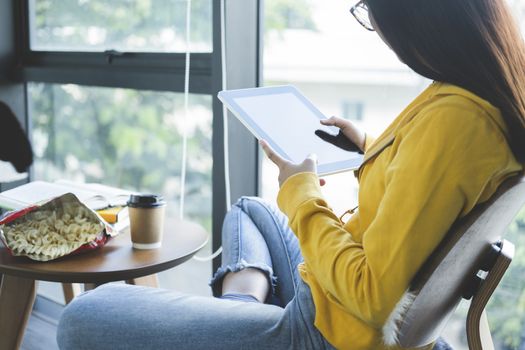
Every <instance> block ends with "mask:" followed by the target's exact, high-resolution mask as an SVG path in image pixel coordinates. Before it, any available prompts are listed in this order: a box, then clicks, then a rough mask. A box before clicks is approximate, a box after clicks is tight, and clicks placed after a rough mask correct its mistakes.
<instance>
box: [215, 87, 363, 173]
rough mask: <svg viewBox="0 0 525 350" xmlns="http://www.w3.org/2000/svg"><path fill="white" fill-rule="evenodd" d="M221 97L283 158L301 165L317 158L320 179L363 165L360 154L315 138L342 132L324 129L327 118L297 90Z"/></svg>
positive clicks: (276, 89) (225, 93) (226, 93)
mask: <svg viewBox="0 0 525 350" xmlns="http://www.w3.org/2000/svg"><path fill="white" fill-rule="evenodd" d="M218 97H219V99H220V100H221V101H222V102H223V103H224V105H225V106H226V107H227V108H228V109H229V110H230V111H231V112H232V113H233V114H234V115H235V116H236V117H237V118H238V119H239V120H240V121H241V122H242V123H243V124H244V125H245V126H246V127H247V128H248V129H249V130H250V131H251V133H252V134H253V135H254V136H255V137H256V138H257V139H258V140H260V139H264V140H266V142H268V144H269V145H270V146H271V147H272V148H273V149H274V150H275V151H276V152H277V153H278V154H279V155H280V156H281V157H282V158H284V159H287V160H289V161H291V162H294V163H301V162H302V161H303V160H304V159H305V158H306V157H307V156H308V155H309V154H311V153H315V154H317V158H318V165H317V172H318V174H319V175H327V174H333V173H337V172H342V171H347V170H355V169H357V168H359V166H360V165H361V163H362V161H363V156H362V155H360V154H358V153H357V152H348V151H344V150H342V149H340V148H338V147H336V146H334V145H332V144H331V143H328V142H325V141H323V140H321V139H320V138H319V137H318V136H317V135H315V130H317V129H322V130H325V131H327V132H329V133H332V134H337V133H338V132H339V129H338V128H336V127H329V126H324V125H322V124H321V123H320V122H319V121H320V120H321V119H325V118H326V117H325V116H324V115H323V114H322V113H321V112H320V111H319V110H318V109H317V108H316V107H315V106H314V105H313V104H312V103H311V102H310V101H309V100H308V99H307V98H306V97H305V96H304V95H302V94H301V93H300V92H299V90H297V88H295V87H294V86H291V85H286V86H274V87H262V88H252V89H241V90H224V91H221V92H219V94H218Z"/></svg>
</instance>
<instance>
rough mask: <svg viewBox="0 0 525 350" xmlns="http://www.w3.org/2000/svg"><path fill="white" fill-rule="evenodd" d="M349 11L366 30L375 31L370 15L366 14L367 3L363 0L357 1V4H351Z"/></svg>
mask: <svg viewBox="0 0 525 350" xmlns="http://www.w3.org/2000/svg"><path fill="white" fill-rule="evenodd" d="M350 13H351V14H352V15H353V16H354V17H355V19H356V20H357V21H358V22H359V24H360V25H362V26H363V27H365V29H366V30H369V31H371V32H373V31H375V29H374V26H373V25H372V23H371V22H370V16H369V14H368V5H367V4H366V1H365V0H361V1H359V2H358V3H357V4H355V5H354V6H352V8H351V9H350Z"/></svg>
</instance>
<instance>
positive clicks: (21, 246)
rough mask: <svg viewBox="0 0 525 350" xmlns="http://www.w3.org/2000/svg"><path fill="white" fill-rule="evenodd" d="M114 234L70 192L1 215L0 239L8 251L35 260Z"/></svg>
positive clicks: (71, 251)
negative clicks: (39, 203)
mask: <svg viewBox="0 0 525 350" xmlns="http://www.w3.org/2000/svg"><path fill="white" fill-rule="evenodd" d="M114 235H115V234H114V232H113V231H112V229H111V227H110V226H108V225H106V224H105V222H104V221H103V220H102V219H101V218H100V217H99V216H98V215H97V214H96V213H95V212H94V211H92V210H91V209H89V208H88V207H86V206H85V205H84V204H83V203H82V202H80V201H79V200H78V198H77V197H76V196H75V195H74V194H72V193H66V194H64V195H62V196H59V197H56V198H54V199H52V200H50V201H48V202H45V203H43V204H42V205H32V206H30V207H27V208H24V209H20V210H17V211H14V212H10V213H8V214H7V215H6V216H4V217H3V218H2V219H0V239H1V240H2V242H3V243H4V245H5V246H6V248H7V249H8V250H9V252H10V253H11V254H12V255H14V256H27V257H29V258H31V259H33V260H37V261H49V260H53V259H57V258H60V257H63V256H66V255H71V254H77V253H80V252H83V251H89V250H94V249H97V248H99V247H101V246H103V245H104V244H106V242H107V241H108V239H109V238H110V237H111V236H114Z"/></svg>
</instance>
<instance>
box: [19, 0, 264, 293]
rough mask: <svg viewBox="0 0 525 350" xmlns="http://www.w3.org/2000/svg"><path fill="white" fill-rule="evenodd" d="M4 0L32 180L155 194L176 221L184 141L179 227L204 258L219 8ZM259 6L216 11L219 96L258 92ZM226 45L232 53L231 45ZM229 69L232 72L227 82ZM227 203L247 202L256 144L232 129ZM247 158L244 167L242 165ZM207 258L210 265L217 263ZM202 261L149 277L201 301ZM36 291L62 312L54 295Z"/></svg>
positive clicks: (214, 186) (212, 180) (214, 138)
mask: <svg viewBox="0 0 525 350" xmlns="http://www.w3.org/2000/svg"><path fill="white" fill-rule="evenodd" d="M188 3H189V2H188V1H187V0H158V1H157V0H155V1H150V0H115V1H111V3H108V2H104V1H99V0H90V1H84V0H79V1H59V0H21V1H13V6H15V10H16V13H17V14H18V15H19V18H18V22H19V23H18V33H17V35H18V37H19V39H20V42H19V44H20V45H19V51H18V56H17V58H18V62H17V63H18V64H17V69H16V77H18V78H19V79H21V80H23V81H24V82H26V83H27V98H28V103H27V105H28V118H29V125H30V134H31V137H32V140H33V144H34V148H35V153H36V160H35V164H34V167H33V168H34V169H33V172H32V178H31V179H32V180H34V179H46V180H55V179H58V178H67V179H71V180H77V181H92V182H104V183H107V184H110V185H115V186H120V187H124V188H128V189H133V190H140V191H148V192H155V193H160V194H162V195H164V196H165V197H166V198H167V200H168V218H167V219H168V220H169V218H173V217H175V216H176V215H177V214H176V213H178V206H179V198H180V195H181V194H180V183H179V180H180V171H181V156H182V154H181V147H180V145H181V135H182V130H183V128H187V129H186V130H187V132H188V136H189V139H188V164H187V165H188V168H187V171H188V172H187V177H186V179H187V184H186V191H185V196H186V201H185V218H186V219H188V220H193V221H197V222H199V223H200V224H201V225H203V226H204V227H205V228H206V229H207V230H209V231H210V233H212V234H213V238H211V237H210V240H209V244H208V246H207V247H205V248H204V249H203V251H201V252H200V255H201V256H202V255H204V256H206V255H208V254H209V253H211V251H212V244H213V246H214V247H213V248H214V249H217V248H218V246H219V245H220V243H221V242H220V228H221V226H222V219H223V217H224V214H225V212H226V208H227V204H226V195H225V187H226V185H225V180H224V176H225V175H224V174H225V171H224V162H223V160H224V154H223V152H224V145H223V132H222V131H223V119H222V106H221V105H220V104H219V103H218V101H217V99H216V97H215V96H216V94H217V92H218V91H219V90H221V84H222V70H221V63H222V62H221V60H222V59H221V45H222V43H221V40H220V39H221V35H220V28H221V20H222V18H223V16H222V15H221V12H220V10H221V6H220V1H212V0H192V1H191V28H190V30H191V33H190V43H189V44H188V43H186V23H187V22H186V9H187V5H188ZM258 15H259V1H258V0H246V1H242V2H235V3H231V2H228V5H227V6H226V10H225V13H224V19H225V21H226V22H227V23H229V25H228V27H227V31H226V33H225V37H226V40H227V42H239V37H242V43H243V45H242V48H236V47H233V48H230V47H226V48H225V51H226V57H228V67H227V71H228V73H232V74H233V75H235V74H239V77H236V78H235V79H231V80H230V83H229V85H228V88H231V89H234V88H240V87H244V86H254V85H257V84H258V80H257V77H258V71H257V62H256V59H252V57H256V52H257V50H258V46H257V36H258ZM232 46H234V45H232ZM188 48H189V49H190V50H191V64H190V80H189V92H190V95H189V118H188V119H189V120H187V124H185V126H183V122H182V120H183V116H184V115H185V114H184V97H183V92H184V85H185V84H184V83H185V80H184V78H185V62H186V55H185V51H186V50H187V49H188ZM232 67H234V72H231V70H232ZM229 140H230V143H231V144H232V145H237V144H243V145H247V144H249V143H250V142H251V143H253V147H252V148H250V147H245V146H244V148H241V147H231V149H230V156H231V158H232V159H241V160H242V161H241V162H232V163H231V167H230V168H231V169H230V170H231V174H232V182H231V183H232V186H231V191H232V198H233V199H235V198H237V197H238V196H240V195H241V194H245V195H255V194H256V189H257V186H256V183H257V177H256V176H253V178H252V177H250V178H249V179H244V181H236V180H237V178H236V176H237V174H242V172H241V171H237V170H238V169H240V168H241V166H242V168H243V171H244V172H245V173H246V172H247V173H249V174H256V173H257V169H256V157H254V155H256V152H255V151H256V146H255V145H256V143H255V141H254V140H253V138H252V137H251V136H249V133H247V132H246V133H245V132H243V131H241V132H239V131H238V130H237V129H236V127H235V125H232V131H230V133H229ZM247 157H250V159H246V158H247ZM218 262H219V260H218V259H216V260H215V261H214V264H215V265H217V264H218ZM211 265H212V263H211V262H197V261H194V260H192V261H188V262H187V263H185V264H184V265H183V266H180V267H178V268H176V269H173V270H169V271H167V272H165V273H163V274H161V275H160V278H159V279H160V283H161V286H163V287H168V288H176V289H177V290H179V291H186V292H191V293H195V294H201V295H209V294H210V293H211V292H210V290H209V288H208V287H207V282H208V280H209V278H210V277H211V270H212V269H211ZM39 293H42V294H45V295H46V296H48V297H51V298H53V299H55V300H57V301H59V302H62V300H63V299H62V296H61V292H60V286H59V285H57V284H51V283H42V284H40V287H39Z"/></svg>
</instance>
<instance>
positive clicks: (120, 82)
mask: <svg viewBox="0 0 525 350" xmlns="http://www.w3.org/2000/svg"><path fill="white" fill-rule="evenodd" d="M210 1H213V2H212V4H213V9H212V39H213V40H212V45H213V46H212V47H213V51H212V52H210V53H191V56H190V57H191V65H190V84H189V92H190V93H192V94H207V95H212V100H213V102H212V106H211V107H212V112H213V122H212V124H213V125H212V130H213V136H212V147H213V150H212V158H213V169H212V202H213V203H212V246H213V250H214V251H215V250H216V249H218V247H220V245H221V227H222V221H223V218H224V215H225V214H226V212H227V210H228V207H229V206H228V205H227V203H226V189H225V169H224V159H225V156H224V137H223V133H224V123H223V108H222V104H221V103H220V101H219V100H218V99H217V97H216V96H217V93H218V92H219V91H220V90H222V58H221V57H222V56H221V49H222V48H221V18H222V16H221V1H215V0H210ZM263 1H264V0H227V1H226V0H225V28H226V33H225V37H226V43H227V44H226V57H227V67H226V72H227V77H228V86H227V87H228V89H237V88H243V87H254V86H259V84H260V81H261V79H260V77H261V69H260V68H261V61H262V59H261V58H260V57H261V52H262V51H261V38H262V33H263V32H262V28H261V26H262V20H261V16H262V8H263ZM12 6H13V10H14V19H15V24H14V25H15V42H16V59H15V64H14V69H13V70H12V76H11V77H10V78H11V79H12V80H13V81H15V82H18V83H23V84H24V86H25V92H24V93H25V97H24V98H25V118H26V120H27V128H28V129H27V130H28V134H30V130H31V116H30V115H29V114H28V107H27V105H28V103H27V84H28V83H30V82H44V83H53V84H79V85H87V86H101V87H113V88H129V89H139V90H153V91H171V92H179V93H181V92H184V75H185V59H186V54H185V53H154V52H115V51H113V50H111V49H108V51H104V52H74V51H72V52H68V51H33V50H31V48H30V37H29V36H30V23H29V20H30V13H29V0H12ZM230 43H231V44H230ZM228 138H229V150H230V152H229V153H230V155H229V157H230V160H231V161H230V168H229V173H230V178H231V181H230V183H231V198H232V200H235V199H236V198H238V197H240V196H241V195H258V193H259V191H258V189H259V188H258V183H259V160H258V146H257V142H256V140H255V138H254V137H253V136H252V135H251V134H250V133H249V132H248V131H247V130H246V129H245V128H244V127H242V125H241V124H240V123H239V122H238V121H237V120H236V119H234V118H232V117H228ZM233 160H234V161H233ZM31 179H32V174H31V172H30V176H29V179H28V180H31ZM213 265H214V269H215V268H216V267H218V266H219V261H218V259H215V260H214V262H213Z"/></svg>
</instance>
